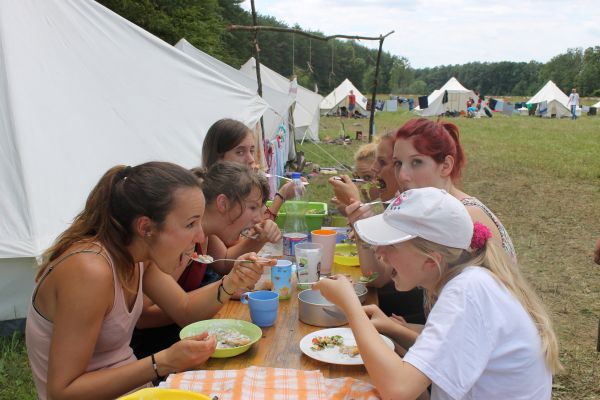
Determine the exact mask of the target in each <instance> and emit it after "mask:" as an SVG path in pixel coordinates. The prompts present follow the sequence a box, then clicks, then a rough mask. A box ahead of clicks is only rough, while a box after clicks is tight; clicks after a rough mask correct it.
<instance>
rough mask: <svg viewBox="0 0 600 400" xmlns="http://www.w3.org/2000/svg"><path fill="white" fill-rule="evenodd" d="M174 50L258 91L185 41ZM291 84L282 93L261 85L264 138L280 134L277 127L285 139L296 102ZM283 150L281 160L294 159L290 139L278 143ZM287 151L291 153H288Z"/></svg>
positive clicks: (252, 83) (240, 74) (243, 76)
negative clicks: (265, 106)
mask: <svg viewBox="0 0 600 400" xmlns="http://www.w3.org/2000/svg"><path fill="white" fill-rule="evenodd" d="M175 47H176V48H178V49H179V50H181V51H183V52H184V53H185V54H187V55H189V56H190V57H192V58H193V59H195V60H196V61H198V62H199V63H201V64H203V65H205V66H207V67H209V68H212V69H214V70H215V71H217V72H219V73H222V74H223V75H225V76H227V77H228V78H230V79H231V80H232V81H234V82H237V83H239V84H240V85H242V86H244V87H246V88H248V89H250V90H251V91H252V92H254V93H256V92H257V90H258V84H257V83H256V78H254V79H252V78H251V77H249V76H247V75H246V74H244V73H243V72H241V71H239V70H237V69H235V68H233V67H232V66H230V65H227V64H225V63H224V62H222V61H220V60H217V59H216V58H214V57H212V56H210V55H208V54H206V53H205V52H203V51H202V50H200V49H198V48H196V47H194V46H193V45H192V44H191V43H190V42H188V41H187V40H185V39H180V40H179V41H178V42H177V44H175ZM290 84H291V82H289V81H288V87H287V88H285V90H282V88H281V87H276V86H271V85H269V84H263V87H262V98H263V99H264V100H265V101H266V102H267V103H268V104H269V110H267V111H266V112H265V114H264V115H263V125H264V129H265V138H267V139H269V140H273V139H275V138H276V137H277V135H278V134H279V133H280V132H282V130H281V126H283V128H284V130H285V133H286V135H287V136H288V138H289V121H288V119H289V115H290V111H291V108H292V106H293V105H294V102H295V101H296V95H295V93H294V92H293V91H291V90H290V88H289V86H290ZM282 143H283V144H284V146H285V147H284V148H283V151H282V154H284V155H285V160H284V161H287V160H288V159H289V158H291V157H294V154H293V151H294V149H293V146H290V140H289V139H288V140H284V141H282ZM290 152H291V153H292V154H290Z"/></svg>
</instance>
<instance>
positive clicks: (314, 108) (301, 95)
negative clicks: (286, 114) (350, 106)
mask: <svg viewBox="0 0 600 400" xmlns="http://www.w3.org/2000/svg"><path fill="white" fill-rule="evenodd" d="M240 71H242V72H243V73H244V74H246V75H247V76H248V77H251V78H252V79H254V80H255V81H256V60H255V59H254V57H250V59H248V61H246V62H245V63H244V64H243V65H242V66H241V67H240ZM260 76H261V80H262V82H263V85H264V84H266V85H270V86H272V87H278V88H280V90H283V89H284V88H285V89H286V90H288V88H290V80H289V79H287V78H286V77H284V76H283V75H281V74H279V73H277V72H275V71H273V70H272V69H271V68H269V67H267V66H266V65H264V64H262V63H261V64H260ZM291 90H292V91H295V95H296V104H295V105H294V111H293V120H294V130H295V137H296V140H303V139H309V140H312V141H314V142H318V141H319V117H320V114H319V104H321V101H322V100H323V96H321V95H320V94H318V93H315V92H313V91H310V90H308V89H307V88H305V87H303V86H301V85H298V84H297V83H296V87H295V88H292V89H291Z"/></svg>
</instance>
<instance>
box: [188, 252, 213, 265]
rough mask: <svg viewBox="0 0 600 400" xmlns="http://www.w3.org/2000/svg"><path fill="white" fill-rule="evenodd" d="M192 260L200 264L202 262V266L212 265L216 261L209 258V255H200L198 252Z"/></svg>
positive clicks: (193, 255) (194, 253)
mask: <svg viewBox="0 0 600 400" xmlns="http://www.w3.org/2000/svg"><path fill="white" fill-rule="evenodd" d="M192 260H194V261H198V262H200V263H202V264H210V263H212V262H213V261H214V260H215V259H214V258H212V257H211V256H209V255H208V254H198V253H196V252H193V253H192Z"/></svg>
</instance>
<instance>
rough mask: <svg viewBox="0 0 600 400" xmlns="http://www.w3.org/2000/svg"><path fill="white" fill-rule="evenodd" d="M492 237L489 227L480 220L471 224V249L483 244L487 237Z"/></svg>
mask: <svg viewBox="0 0 600 400" xmlns="http://www.w3.org/2000/svg"><path fill="white" fill-rule="evenodd" d="M491 237H492V232H491V231H490V228H488V227H487V226H485V225H483V224H482V223H480V222H475V223H474V224H473V237H472V238H471V249H473V250H479V249H481V248H483V247H484V246H485V244H486V243H487V241H488V239H489V238H491Z"/></svg>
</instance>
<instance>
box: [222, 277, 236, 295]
mask: <svg viewBox="0 0 600 400" xmlns="http://www.w3.org/2000/svg"><path fill="white" fill-rule="evenodd" d="M224 283H225V277H223V278H221V285H220V286H221V287H222V288H223V291H224V292H225V293H227V294H228V295H230V296H231V295H233V293H235V290H234V291H233V292H231V293H229V292H228V291H227V289H225V285H224Z"/></svg>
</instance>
